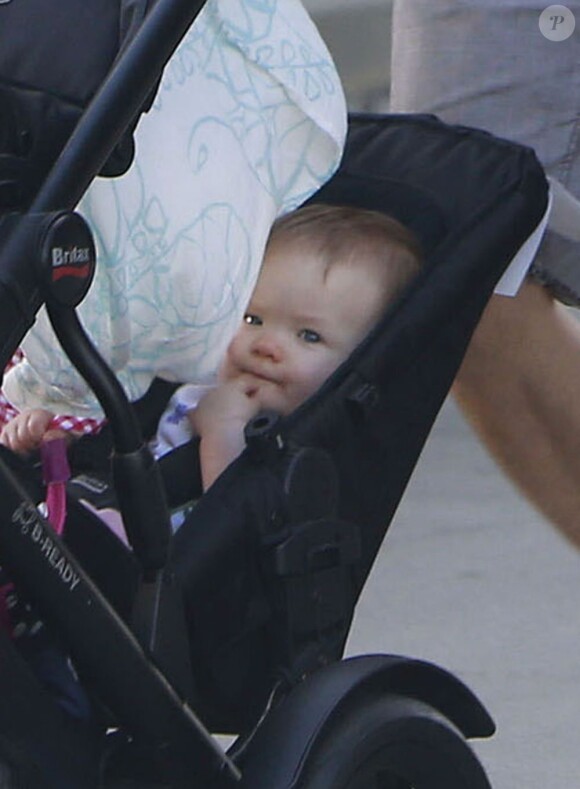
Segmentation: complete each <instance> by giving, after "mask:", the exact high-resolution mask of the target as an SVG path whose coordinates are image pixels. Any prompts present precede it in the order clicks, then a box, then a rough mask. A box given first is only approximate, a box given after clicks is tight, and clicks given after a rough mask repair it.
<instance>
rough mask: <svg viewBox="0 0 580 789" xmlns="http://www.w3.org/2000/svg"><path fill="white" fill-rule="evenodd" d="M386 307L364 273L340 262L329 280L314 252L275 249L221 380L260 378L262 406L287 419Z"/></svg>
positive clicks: (364, 269)
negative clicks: (247, 377)
mask: <svg viewBox="0 0 580 789" xmlns="http://www.w3.org/2000/svg"><path fill="white" fill-rule="evenodd" d="M384 301H385V298H384V293H383V288H381V287H380V286H379V284H378V282H376V281H375V279H374V277H373V276H372V274H370V273H369V271H368V268H367V267H364V266H363V267H361V269H360V270H357V267H356V266H347V265H342V264H337V265H335V266H332V267H331V268H330V270H329V271H328V272H327V274H326V278H325V277H324V266H323V264H322V263H321V261H320V260H319V259H318V258H317V257H316V256H315V255H314V254H313V253H311V252H308V251H304V249H300V250H298V249H295V248H294V249H283V248H282V247H281V245H274V246H273V248H271V249H270V250H269V251H268V253H267V255H266V258H265V261H264V265H263V267H262V271H261V273H260V277H259V279H258V283H257V286H256V289H255V291H254V294H253V296H252V299H251V300H250V304H249V306H248V309H247V312H246V315H245V317H244V323H243V324H242V326H241V328H240V329H239V330H238V332H237V334H236V335H235V337H234V339H233V340H232V342H231V343H230V346H229V348H228V352H227V357H226V361H225V364H224V368H223V371H222V374H223V377H224V379H225V380H232V379H233V378H235V377H236V376H239V375H246V376H248V375H249V376H251V377H252V378H255V381H256V391H257V393H258V396H259V397H260V400H261V405H262V407H263V408H271V409H273V410H275V411H278V412H279V413H282V414H288V413H290V412H291V411H293V410H294V409H295V408H296V407H297V406H298V405H300V404H301V403H302V402H303V401H304V400H306V398H308V397H309V396H310V395H311V394H313V393H314V392H315V391H316V389H318V388H319V386H320V385H321V384H322V383H323V381H324V380H325V379H326V378H327V377H328V376H329V375H330V373H332V372H333V371H334V370H335V369H336V368H337V367H338V365H339V364H340V363H341V362H342V361H343V360H344V359H345V358H346V357H347V356H348V355H349V354H350V352H351V351H352V350H353V349H354V348H355V346H356V345H357V344H358V343H359V342H360V341H361V340H362V339H363V337H364V336H365V334H366V333H367V332H368V331H369V329H370V328H371V326H372V325H373V324H374V323H375V321H376V320H377V319H378V318H379V316H380V315H381V313H382V311H383V307H384Z"/></svg>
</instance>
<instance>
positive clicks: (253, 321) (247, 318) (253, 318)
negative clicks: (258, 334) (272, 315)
mask: <svg viewBox="0 0 580 789" xmlns="http://www.w3.org/2000/svg"><path fill="white" fill-rule="evenodd" d="M244 323H247V324H248V326H261V325H262V319H261V318H259V317H258V316H257V315H252V313H251V312H246V314H245V315H244Z"/></svg>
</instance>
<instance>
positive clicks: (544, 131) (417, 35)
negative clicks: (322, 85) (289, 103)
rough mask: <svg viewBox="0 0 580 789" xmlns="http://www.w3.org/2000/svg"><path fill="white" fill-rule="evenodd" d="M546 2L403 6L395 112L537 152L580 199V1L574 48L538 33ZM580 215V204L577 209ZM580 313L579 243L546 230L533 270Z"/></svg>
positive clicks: (572, 3) (451, 1)
mask: <svg viewBox="0 0 580 789" xmlns="http://www.w3.org/2000/svg"><path fill="white" fill-rule="evenodd" d="M549 5H550V4H549V3H548V2H546V0H541V2H539V1H538V0H526V2H523V1H521V2H519V1H518V0H395V4H394V12H393V59H392V73H391V80H392V83H391V110H392V111H393V112H429V113H434V114H435V115H438V116H439V117H440V118H441V119H442V120H444V121H446V122H448V123H460V124H464V125H467V126H476V127H478V128H483V129H486V130H488V131H491V132H493V133H494V134H496V135H498V136H500V137H506V138H508V139H511V140H515V141H516V142H519V143H522V144H524V145H528V146H530V147H532V148H534V150H535V151H536V153H537V155H538V157H539V159H540V161H541V162H542V164H543V165H544V167H545V169H546V171H547V173H548V174H549V175H550V176H551V177H552V178H553V179H556V180H557V181H558V182H560V183H561V184H563V185H564V186H566V188H567V189H568V190H569V191H570V192H571V193H572V194H573V195H574V196H575V197H576V198H580V0H568V1H567V2H566V3H565V5H566V7H567V8H568V9H569V11H571V12H572V14H574V16H575V18H576V28H575V30H574V32H573V33H572V35H571V36H570V37H569V38H567V39H566V40H562V41H553V40H549V39H548V38H546V37H545V36H544V35H543V34H542V32H541V30H540V25H539V20H540V14H541V13H542V12H543V11H544V10H545V9H546V8H547V6H549ZM579 206H580V204H579ZM530 275H531V276H533V277H535V278H537V279H539V280H540V281H541V282H543V283H544V284H546V285H548V286H549V287H550V288H551V289H552V290H553V291H554V292H555V295H557V296H558V297H559V298H561V299H562V300H564V301H567V302H568V303H573V304H577V305H578V304H580V242H579V241H577V240H571V239H569V238H568V239H566V238H564V237H561V236H560V235H557V234H556V233H555V232H553V231H548V233H547V234H546V236H545V239H544V241H543V242H542V245H541V247H540V250H539V252H538V254H537V256H536V258H535V260H534V262H533V264H532V268H531V269H530Z"/></svg>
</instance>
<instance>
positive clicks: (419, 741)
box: [297, 695, 491, 789]
mask: <svg viewBox="0 0 580 789" xmlns="http://www.w3.org/2000/svg"><path fill="white" fill-rule="evenodd" d="M297 789H491V786H490V784H489V781H488V779H487V777H486V775H485V772H484V770H483V768H482V766H481V764H480V763H479V761H478V759H477V757H476V756H475V754H474V753H473V751H472V749H471V748H470V746H469V745H468V744H467V742H466V740H465V738H464V737H463V735H462V734H461V732H459V731H458V730H457V729H456V727H455V726H454V725H453V724H452V723H451V722H450V721H449V720H448V719H447V718H445V717H444V716H443V715H441V713H439V712H438V711H437V710H435V709H433V708H432V707H430V706H429V705H427V704H425V703H423V702H421V701H417V700H416V699H410V698H407V697H403V696H397V695H386V696H380V697H378V698H370V699H366V700H364V701H362V702H361V701H360V700H359V702H358V703H357V704H356V705H354V706H352V707H351V709H349V710H346V711H343V712H342V713H341V714H340V716H338V719H337V721H336V722H335V723H334V724H332V723H331V725H330V726H328V727H327V729H326V731H325V732H324V733H323V734H322V736H321V738H320V739H319V741H318V742H317V743H316V744H315V745H314V748H313V750H312V752H311V753H310V755H309V757H308V759H307V760H306V763H305V765H304V767H303V769H302V771H301V773H300V780H299V782H298V784H297Z"/></svg>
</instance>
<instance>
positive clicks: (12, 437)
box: [0, 408, 64, 455]
mask: <svg viewBox="0 0 580 789" xmlns="http://www.w3.org/2000/svg"><path fill="white" fill-rule="evenodd" d="M53 418H54V414H53V413H52V412H51V411H47V410H45V409H44V408H31V409H30V410H28V411H22V412H21V413H20V414H18V416H15V417H14V419H11V420H10V422H8V424H6V425H4V427H3V428H2V432H0V444H3V445H4V446H5V447H8V449H11V450H12V451H13V452H17V453H18V454H20V455H25V454H27V453H28V452H32V451H33V450H34V449H38V447H39V446H40V444H41V443H42V442H43V441H45V440H47V439H49V438H56V437H60V435H63V434H64V431H61V430H51V431H48V426H49V424H50V422H51V421H52V419H53Z"/></svg>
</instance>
